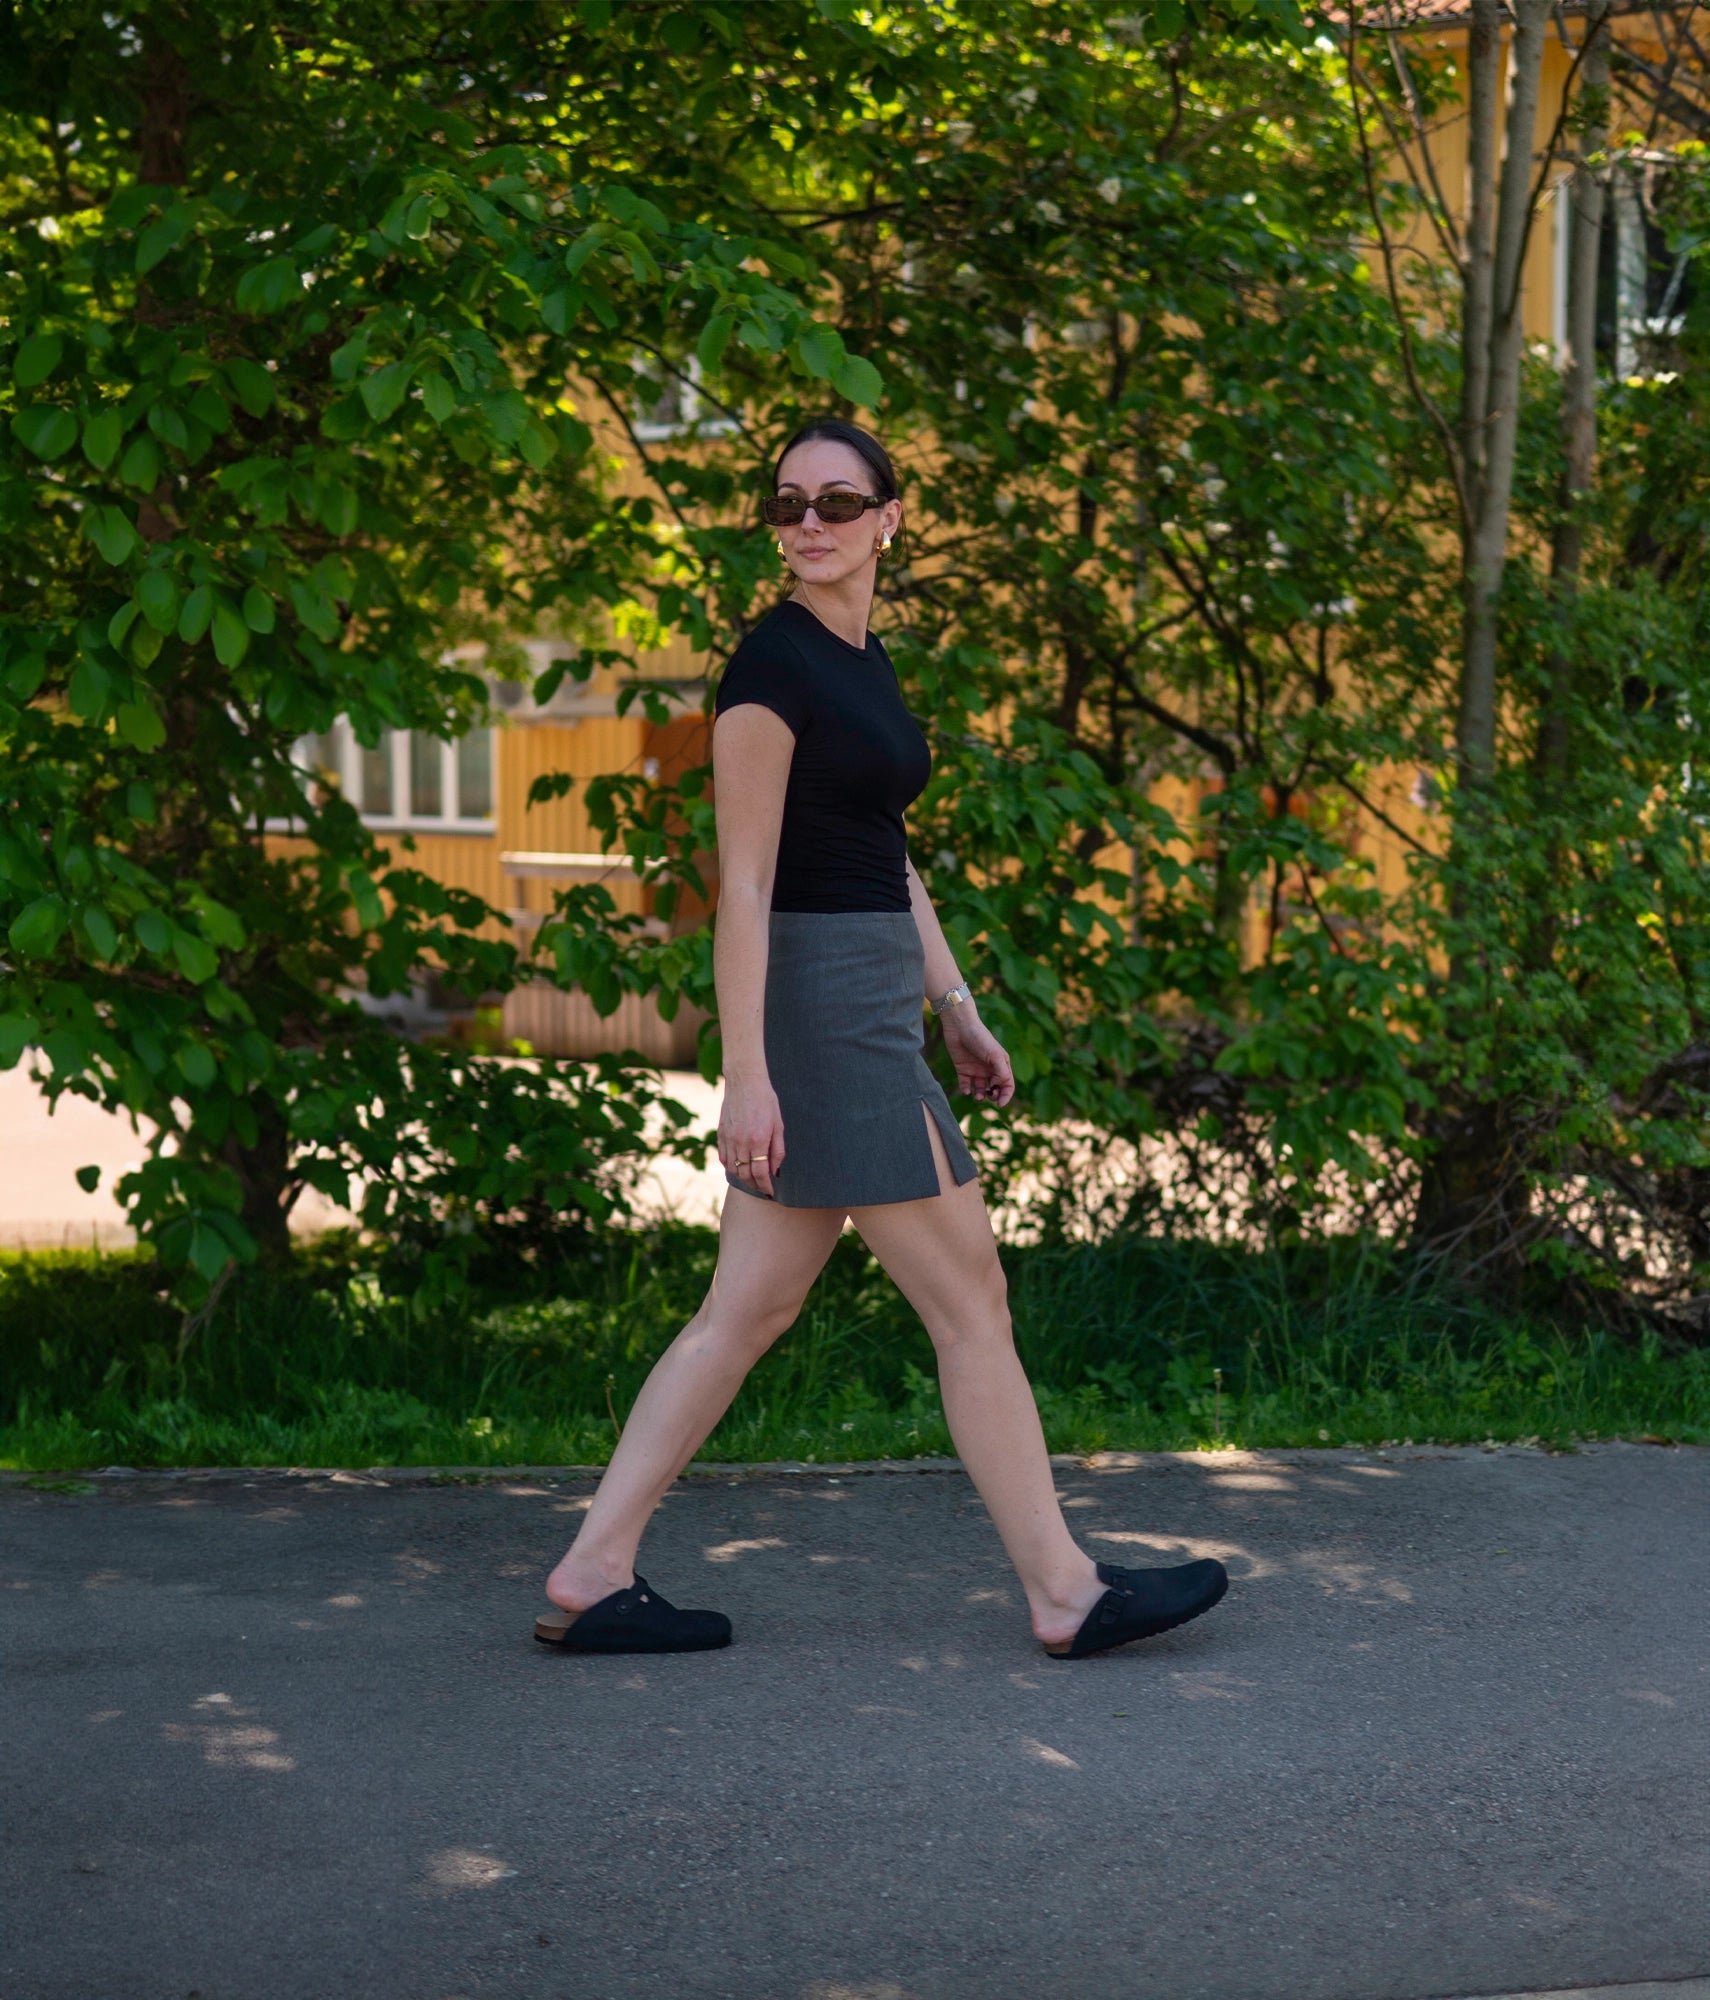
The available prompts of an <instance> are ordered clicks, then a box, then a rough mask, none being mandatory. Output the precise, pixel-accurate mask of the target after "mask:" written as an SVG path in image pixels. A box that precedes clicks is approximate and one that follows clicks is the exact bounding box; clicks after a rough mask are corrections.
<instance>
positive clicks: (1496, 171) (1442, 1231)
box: [1414, 0, 1551, 1281]
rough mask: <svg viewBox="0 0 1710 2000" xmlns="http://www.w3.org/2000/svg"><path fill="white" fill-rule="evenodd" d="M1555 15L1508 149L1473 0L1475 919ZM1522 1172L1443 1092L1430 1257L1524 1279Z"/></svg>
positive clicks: (1423, 1191)
mask: <svg viewBox="0 0 1710 2000" xmlns="http://www.w3.org/2000/svg"><path fill="white" fill-rule="evenodd" d="M1550 14H1551V0H1513V6H1512V19H1513V29H1512V33H1511V36H1510V42H1509V51H1508V111H1507V118H1506V121H1505V125H1504V131H1503V142H1502V146H1501V149H1500V153H1499V149H1498V145H1497V107H1498V104H1499V102H1500V98H1501V83H1502V70H1503V47H1502V15H1503V8H1502V5H1501V0H1472V14H1471V22H1470V26H1469V29H1468V35H1467V63H1468V79H1467V114H1468V120H1469V131H1468V137H1467V220H1466V228H1465V236H1464V246H1465V248H1464V261H1463V265H1462V274H1461V275H1462V308H1463V309H1462V319H1461V408H1460V426H1459V439H1458V443H1459V447H1460V456H1461V470H1462V488H1463V493H1464V501H1465V513H1464V516H1463V520H1462V524H1461V607H1462V617H1461V671H1460V683H1459V690H1458V693H1459V699H1458V703H1457V710H1456V717H1455V760H1456V767H1457V778H1458V783H1457V791H1456V802H1455V827H1454V833H1453V836H1452V840H1451V849H1450V864H1449V882H1450V885H1451V886H1450V908H1451V914H1452V915H1453V916H1454V917H1455V919H1456V920H1457V921H1458V922H1459V923H1462V924H1464V923H1465V922H1466V920H1467V919H1468V918H1469V917H1471V916H1473V915H1474V914H1476V910H1477V906H1478V901H1479V897H1478V890H1477V881H1478V877H1479V873H1480V871H1481V869H1482V868H1483V867H1484V866H1485V865H1486V864H1485V862H1484V860H1483V857H1482V856H1481V853H1480V849H1481V846H1482V840H1481V829H1482V826H1483V822H1484V819H1485V815H1486V813H1487V812H1488V810H1489V798H1488V790H1489V784H1490V780H1491V777H1492V775H1493V773H1494V771H1495V768H1496V729H1497V663H1498V662H1497V639H1498V615H1499V603H1500V597H1501V591H1502V579H1503V572H1504V570H1505V568H1506V566H1507V560H1508V537H1509V523H1510V516H1511V514H1512V511H1513V495H1514V461H1515V450H1516V446H1517V443H1518V439H1519V428H1520V364H1521V358H1522V355H1523V352H1524V347H1525V322H1524V318H1523V315H1522V298H1521V272H1522V267H1523V264H1524V260H1525V253H1526V244H1527V240H1528V237H1529V235H1530V225H1531V218H1532V207H1533V198H1532V179H1533V174H1534V172H1535V169H1536V148H1537V122H1538V100H1539V92H1540V82H1541V77H1542V71H1543V59H1544V37H1545V33H1546V30H1547V28H1548V26H1549V21H1550ZM1483 976H1484V975H1483V968H1482V965H1481V963H1480V956H1479V954H1478V953H1477V952H1476V951H1475V950H1474V949H1472V948H1471V947H1470V946H1469V945H1467V944H1466V943H1464V942H1463V943H1461V944H1459V945H1457V947H1456V949H1455V951H1454V954H1453V957H1452V961H1451V965H1450V969H1449V980H1450V985H1451V988H1452V989H1453V991H1454V993H1455V996H1456V998H1457V1000H1458V1002H1459V1003H1460V1004H1461V1005H1479V1004H1489V1002H1490V1001H1491V1000H1493V999H1494V996H1488V997H1487V1000H1486V1002H1484V1003H1481V1002H1480V1000H1479V997H1478V996H1479V993H1480V987H1481V982H1482V979H1483ZM1529 1209H1530V1202H1529V1196H1528V1183H1527V1178H1526V1171H1525V1162H1524V1160H1523V1159H1522V1158H1521V1157H1520V1156H1519V1154H1518V1152H1517V1151H1516V1149H1515V1147H1514V1145H1513V1144H1512V1137H1511V1133H1510V1129H1509V1123H1508V1117H1507V1107H1506V1106H1505V1104H1504V1103H1503V1101H1502V1099H1501V1097H1500V1094H1491V1093H1490V1089H1489V1085H1488V1084H1486V1085H1483V1086H1480V1085H1476V1084H1475V1085H1474V1086H1472V1087H1471V1088H1469V1089H1467V1090H1464V1091H1463V1090H1459V1089H1456V1088H1453V1087H1451V1088H1450V1089H1448V1090H1447V1091H1445V1093H1444V1096H1443V1098H1442V1100H1441V1101H1440V1103H1439V1106H1438V1109H1437V1111H1436V1114H1435V1116H1434V1117H1433V1119H1432V1124H1431V1130H1430V1133H1429V1143H1428V1151H1427V1157H1426V1162H1425V1166H1424V1169H1423V1171H1422V1174H1421V1178H1420V1188H1419V1200H1418V1206H1417V1208H1416V1210H1415V1216H1414V1244H1415V1247H1416V1248H1417V1249H1418V1250H1419V1251H1420V1252H1421V1253H1422V1254H1423V1255H1425V1256H1426V1257H1428V1258H1432V1259H1447V1260H1449V1261H1451V1262H1453V1263H1455V1264H1457V1265H1459V1266H1461V1267H1463V1268H1464V1267H1466V1266H1469V1265H1477V1266H1478V1267H1480V1268H1481V1270H1482V1271H1483V1272H1484V1273H1485V1274H1486V1277H1487V1281H1488V1280H1489V1279H1490V1278H1497V1279H1500V1278H1502V1277H1508V1276H1512V1275H1513V1274H1514V1273H1515V1272H1516V1271H1517V1269H1518V1254H1517V1253H1518V1252H1519V1250H1520V1247H1521V1245H1522V1243H1523V1241H1524V1239H1525V1236H1526V1234H1527V1231H1528V1228H1529Z"/></svg>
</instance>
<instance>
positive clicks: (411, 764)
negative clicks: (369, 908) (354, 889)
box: [300, 721, 493, 832]
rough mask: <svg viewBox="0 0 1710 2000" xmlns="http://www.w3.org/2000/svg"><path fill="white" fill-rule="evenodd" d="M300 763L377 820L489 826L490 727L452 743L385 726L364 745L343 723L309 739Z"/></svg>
mask: <svg viewBox="0 0 1710 2000" xmlns="http://www.w3.org/2000/svg"><path fill="white" fill-rule="evenodd" d="M300 761H301V762H302V763H304V764H305V765H307V766H308V767H309V768H311V769H315V770H321V771H325V772H326V773H327V774H328V775H329V776H330V777H332V778H334V779H335V780H336V781H337V783H338V784H339V786H340V787H341V788H342V790H343V792H344V795H345V797H346V798H347V799H349V800H350V802H351V804H352V805H353V806H355V807H356V809H357V810H358V811H359V812H360V813H361V814H362V817H363V818H364V819H365V820H369V821H371V822H373V823H374V824H376V825H380V826H399V827H423V828H431V827H465V828H468V829H469V830H471V831H477V830H479V831H482V832H486V831H488V830H489V829H490V828H491V826H492V822H493V732H492V730H491V729H486V728H482V729H471V730H470V731H469V733H468V734H467V735H466V736H460V737H458V739H457V740H456V742H455V743H442V742H440V740H439V738H438V737H437V736H429V735H427V734H425V732H423V731H422V730H419V729H388V730H387V731H386V733H385V734H384V735H383V736H382V737H381V738H380V741H379V742H378V743H376V744H374V745H373V746H372V747H369V746H368V745H366V744H362V743H358V742H357V740H356V737H355V735H354V733H353V732H352V730H351V727H350V724H349V723H348V722H342V721H341V722H339V723H336V724H335V725H334V726H333V728H332V729H331V730H329V731H328V732H327V734H326V735H325V736H311V737H309V738H307V739H306V740H305V742H304V743H303V745H302V749H301V753H300Z"/></svg>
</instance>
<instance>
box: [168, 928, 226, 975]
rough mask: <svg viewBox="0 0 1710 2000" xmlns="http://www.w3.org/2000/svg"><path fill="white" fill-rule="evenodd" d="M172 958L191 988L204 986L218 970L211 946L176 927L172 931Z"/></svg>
mask: <svg viewBox="0 0 1710 2000" xmlns="http://www.w3.org/2000/svg"><path fill="white" fill-rule="evenodd" d="M172 956H173V957H174V958H175V959H176V960H177V961H178V970H179V971H180V972H182V973H183V975H184V977H185V978H186V979H188V980H189V982H190V984H191V985H192V986H205V985H206V984H207V983H208V981H209V980H210V979H212V978H213V976H214V974H215V973H216V972H218V971H219V969H220V961H219V959H218V958H217V957H216V956H215V953H214V948H213V946H212V945H211V944H207V943H205V942H204V941H203V940H202V939H201V938H199V937H197V936H195V935H194V934H193V933H192V932H190V931H181V930H179V929H178V927H177V926H176V925H174V926H173V931H172Z"/></svg>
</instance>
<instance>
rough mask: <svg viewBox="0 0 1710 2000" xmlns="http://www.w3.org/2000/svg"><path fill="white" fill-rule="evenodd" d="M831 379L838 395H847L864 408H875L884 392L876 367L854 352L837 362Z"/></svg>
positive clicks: (882, 382)
mask: <svg viewBox="0 0 1710 2000" xmlns="http://www.w3.org/2000/svg"><path fill="white" fill-rule="evenodd" d="M831 380H832V383H833V386H834V387H835V388H836V390H837V393H838V394H839V395H840V396H847V397H848V398H849V400H850V402H852V403H859V404H861V405H862V407H863V408H864V409H869V410H872V409H877V407H878V404H879V398H880V397H881V396H883V394H884V393H885V385H884V381H883V380H882V378H881V377H880V374H879V371H878V369H876V368H875V367H874V366H873V364H872V362H870V361H863V360H862V359H861V357H860V356H859V355H856V354H851V355H849V356H848V357H847V358H846V359H844V360H843V361H840V362H839V363H838V364H837V367H836V369H835V370H834V371H833V373H832V377H831Z"/></svg>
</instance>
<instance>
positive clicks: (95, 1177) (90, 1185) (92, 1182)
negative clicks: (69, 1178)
mask: <svg viewBox="0 0 1710 2000" xmlns="http://www.w3.org/2000/svg"><path fill="white" fill-rule="evenodd" d="M75 1178H76V1181H77V1185H78V1186H79V1187H80V1188H81V1189H82V1190H83V1192H84V1193H85V1194H93V1193H94V1192H95V1190H96V1189H97V1188H98V1187H99V1186H100V1185H101V1169H100V1168H99V1167H79V1168H78V1169H77V1173H76V1177H75Z"/></svg>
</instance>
